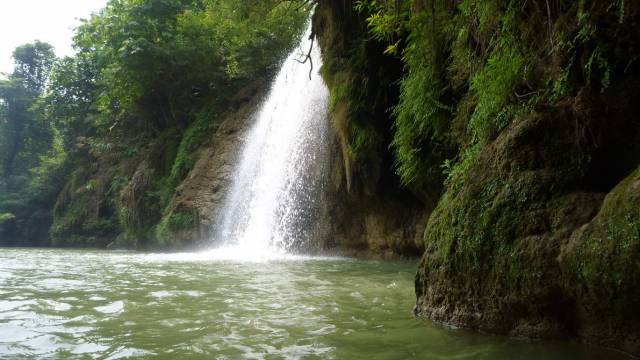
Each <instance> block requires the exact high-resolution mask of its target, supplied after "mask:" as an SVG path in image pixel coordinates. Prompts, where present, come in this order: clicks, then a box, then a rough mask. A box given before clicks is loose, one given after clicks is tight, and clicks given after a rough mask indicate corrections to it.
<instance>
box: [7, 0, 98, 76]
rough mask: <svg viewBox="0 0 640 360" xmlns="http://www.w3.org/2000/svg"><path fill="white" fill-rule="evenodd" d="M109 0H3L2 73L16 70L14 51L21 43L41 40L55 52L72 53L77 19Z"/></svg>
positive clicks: (96, 9) (86, 16)
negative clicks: (72, 40) (51, 46)
mask: <svg viewBox="0 0 640 360" xmlns="http://www.w3.org/2000/svg"><path fill="white" fill-rule="evenodd" d="M106 3H107V0H0V73H3V72H4V73H9V72H11V71H12V70H13V60H12V59H11V54H12V53H13V50H14V49H15V48H16V47H17V46H20V45H22V44H26V43H28V42H32V41H34V40H36V39H37V40H40V41H44V42H48V43H50V44H51V45H53V46H54V47H55V51H56V55H58V56H64V55H71V54H73V49H72V48H71V38H72V37H73V28H74V27H76V26H77V25H78V24H79V21H78V19H81V18H88V17H89V15H91V13H93V12H95V11H98V10H100V9H101V8H102V7H104V6H105V5H106Z"/></svg>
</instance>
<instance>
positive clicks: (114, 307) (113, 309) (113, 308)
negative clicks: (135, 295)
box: [93, 300, 124, 314]
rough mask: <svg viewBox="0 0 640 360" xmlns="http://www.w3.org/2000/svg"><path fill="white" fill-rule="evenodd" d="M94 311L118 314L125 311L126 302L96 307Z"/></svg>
mask: <svg viewBox="0 0 640 360" xmlns="http://www.w3.org/2000/svg"><path fill="white" fill-rule="evenodd" d="M93 309H94V310H96V311H98V312H101V313H103V314H118V313H121V312H123V311H124V301H122V300H118V301H114V302H112V303H110V304H107V305H104V306H96V307H94V308H93Z"/></svg>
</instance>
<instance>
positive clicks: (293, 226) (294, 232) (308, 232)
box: [214, 27, 329, 258]
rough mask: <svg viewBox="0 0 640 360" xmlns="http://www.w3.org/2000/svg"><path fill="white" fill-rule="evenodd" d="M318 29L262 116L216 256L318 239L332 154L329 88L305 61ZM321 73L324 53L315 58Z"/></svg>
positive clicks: (255, 254)
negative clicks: (327, 160)
mask: <svg viewBox="0 0 640 360" xmlns="http://www.w3.org/2000/svg"><path fill="white" fill-rule="evenodd" d="M310 33H311V29H310V27H309V29H308V30H307V32H306V33H305V34H304V36H303V37H302V40H301V41H300V44H299V45H298V48H297V49H296V50H294V51H293V52H292V53H291V54H290V55H289V57H288V58H287V59H286V61H285V62H284V63H283V65H282V67H281V69H280V72H279V73H278V75H277V77H276V79H275V81H274V82H273V85H272V87H271V90H270V92H269V94H268V96H267V98H266V100H265V102H264V103H263V104H262V106H261V108H260V110H259V111H258V112H257V113H256V114H255V123H254V125H253V127H252V128H251V130H250V131H249V133H248V136H247V138H246V140H245V143H244V145H243V150H242V153H241V156H240V158H239V163H238V165H237V167H236V169H235V173H234V177H233V178H232V186H231V189H230V192H229V193H228V194H227V197H226V200H225V205H224V208H223V210H222V216H221V218H220V219H219V221H218V223H217V226H216V229H214V236H215V237H216V238H215V239H214V241H215V242H216V243H217V244H219V245H220V246H221V248H219V249H217V250H216V252H218V253H220V252H227V253H229V252H230V253H231V254H232V255H231V256H232V257H240V258H265V257H267V258H268V257H272V256H274V255H275V256H280V255H282V254H285V253H287V252H290V251H291V250H293V249H294V248H296V247H300V246H304V245H305V244H307V243H308V242H309V241H310V239H311V238H312V237H313V236H314V234H315V232H316V230H317V227H318V224H319V222H318V220H319V219H318V218H319V215H320V207H321V204H320V195H321V193H322V190H321V189H322V182H323V178H324V176H325V172H324V170H325V167H324V163H325V162H324V159H325V157H326V156H325V155H326V151H327V141H326V138H327V127H328V124H327V104H328V94H329V93H328V89H327V87H326V86H325V84H324V82H323V81H322V78H321V77H320V75H319V74H318V72H317V71H313V72H311V73H309V66H310V64H309V62H306V63H305V62H304V61H302V60H304V58H305V56H306V54H307V53H308V50H309V49H310V47H311V45H312V40H310V39H309V37H310ZM310 58H311V60H312V61H313V65H314V66H315V67H314V70H315V69H318V68H319V66H320V65H321V57H320V51H319V50H318V48H317V47H313V50H312V51H311V53H310Z"/></svg>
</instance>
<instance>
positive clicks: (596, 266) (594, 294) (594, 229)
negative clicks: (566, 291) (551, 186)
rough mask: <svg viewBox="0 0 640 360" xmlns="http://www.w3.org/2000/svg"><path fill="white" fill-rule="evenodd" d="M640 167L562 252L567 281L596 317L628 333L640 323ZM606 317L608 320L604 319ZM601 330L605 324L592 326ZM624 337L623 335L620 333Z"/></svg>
mask: <svg viewBox="0 0 640 360" xmlns="http://www.w3.org/2000/svg"><path fill="white" fill-rule="evenodd" d="M638 190H640V169H638V170H636V171H635V172H633V173H632V174H631V175H629V176H628V177H627V178H626V179H625V180H624V181H622V182H620V184H618V185H617V186H616V187H615V188H614V189H613V190H612V191H611V192H610V193H609V194H608V195H607V197H606V198H605V200H604V203H603V205H602V208H601V209H600V211H599V212H598V214H597V216H596V217H595V218H594V220H593V221H592V222H591V223H590V224H589V225H588V226H587V227H585V228H584V229H582V230H581V231H579V232H577V233H576V234H575V235H574V237H573V238H572V242H571V243H570V244H568V245H567V246H566V247H565V248H564V249H563V254H562V257H561V264H562V266H563V270H564V274H565V277H566V278H565V279H566V281H567V282H568V283H578V284H580V286H579V287H576V290H577V291H576V296H577V297H578V298H580V302H581V304H582V305H583V306H584V307H585V308H586V309H589V310H588V311H589V312H590V313H591V312H593V313H592V314H590V315H592V316H593V317H594V319H593V320H592V321H594V320H595V321H599V322H601V321H605V322H606V323H607V324H609V326H613V327H617V328H618V331H620V332H624V331H629V330H630V329H633V328H634V327H635V326H636V324H637V322H638V321H640V315H638V313H637V311H635V309H637V308H638V307H640V290H639V289H638V286H637V284H638V282H640V260H639V259H640V208H639V207H638V204H640V195H639V194H640V192H639V191H638ZM603 319H604V320H603ZM590 325H592V326H598V325H600V326H602V325H601V324H597V323H596V324H590ZM621 336H623V335H621Z"/></svg>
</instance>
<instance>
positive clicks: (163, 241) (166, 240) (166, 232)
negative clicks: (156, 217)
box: [155, 211, 197, 246]
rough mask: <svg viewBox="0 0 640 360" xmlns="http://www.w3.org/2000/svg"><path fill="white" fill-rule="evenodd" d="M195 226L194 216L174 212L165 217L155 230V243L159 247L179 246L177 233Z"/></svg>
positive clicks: (187, 213)
mask: <svg viewBox="0 0 640 360" xmlns="http://www.w3.org/2000/svg"><path fill="white" fill-rule="evenodd" d="M196 225H197V220H196V217H195V216H194V214H192V213H189V212H182V211H175V212H172V213H171V214H169V215H167V216H165V217H164V218H163V219H162V220H161V221H160V223H159V224H158V226H157V227H156V230H155V237H156V243H157V245H160V246H170V245H176V244H179V239H178V238H177V233H178V232H180V231H181V230H190V229H193V228H194V227H195V226H196Z"/></svg>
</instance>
